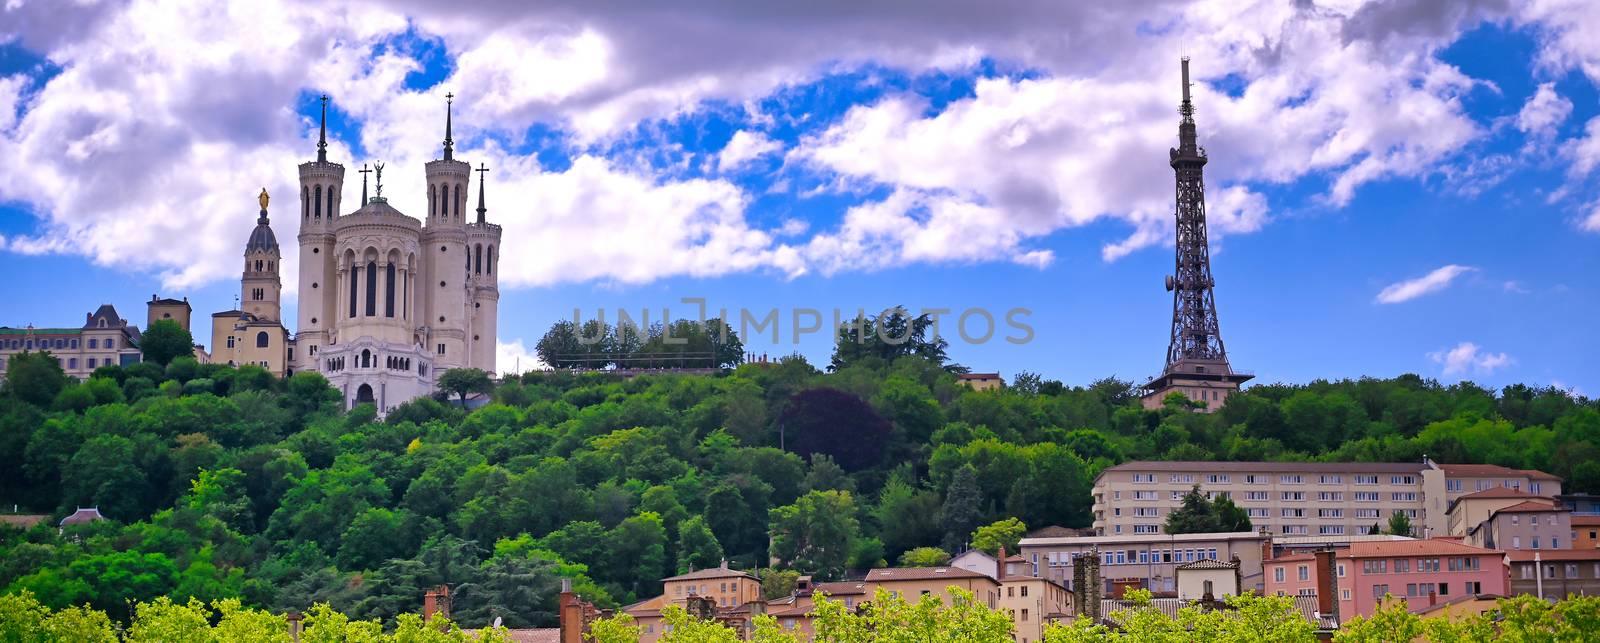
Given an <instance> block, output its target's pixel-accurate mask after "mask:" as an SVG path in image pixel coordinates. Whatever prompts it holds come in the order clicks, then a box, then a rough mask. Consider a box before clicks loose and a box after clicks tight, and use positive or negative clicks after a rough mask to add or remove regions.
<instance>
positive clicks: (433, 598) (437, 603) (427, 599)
mask: <svg viewBox="0 0 1600 643" xmlns="http://www.w3.org/2000/svg"><path fill="white" fill-rule="evenodd" d="M434 616H439V617H440V618H450V586H448V585H440V586H438V587H435V588H433V589H430V590H428V593H426V594H423V595H422V621H423V622H424V623H426V622H428V621H432V620H433V617H434Z"/></svg>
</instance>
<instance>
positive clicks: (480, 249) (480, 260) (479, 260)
mask: <svg viewBox="0 0 1600 643" xmlns="http://www.w3.org/2000/svg"><path fill="white" fill-rule="evenodd" d="M473 252H475V253H477V255H478V258H477V259H476V261H477V266H476V267H475V268H473V270H472V271H473V272H476V273H478V274H480V275H481V274H483V244H481V243H480V244H478V245H477V247H475V248H473Z"/></svg>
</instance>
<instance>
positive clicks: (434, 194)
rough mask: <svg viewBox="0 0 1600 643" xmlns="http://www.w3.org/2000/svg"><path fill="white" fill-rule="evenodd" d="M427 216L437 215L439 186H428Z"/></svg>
mask: <svg viewBox="0 0 1600 643" xmlns="http://www.w3.org/2000/svg"><path fill="white" fill-rule="evenodd" d="M428 216H429V217H436V216H439V186H437V185H430V186H428Z"/></svg>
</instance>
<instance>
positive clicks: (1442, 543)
mask: <svg viewBox="0 0 1600 643" xmlns="http://www.w3.org/2000/svg"><path fill="white" fill-rule="evenodd" d="M1500 553H1503V552H1500V551H1497V550H1494V549H1484V548H1482V547H1473V546H1472V545H1465V544H1462V543H1460V542H1457V541H1455V540H1449V539H1444V538H1431V539H1428V540H1386V541H1378V542H1357V543H1350V554H1349V556H1347V558H1386V557H1390V556H1447V555H1471V554H1477V555H1486V554H1500Z"/></svg>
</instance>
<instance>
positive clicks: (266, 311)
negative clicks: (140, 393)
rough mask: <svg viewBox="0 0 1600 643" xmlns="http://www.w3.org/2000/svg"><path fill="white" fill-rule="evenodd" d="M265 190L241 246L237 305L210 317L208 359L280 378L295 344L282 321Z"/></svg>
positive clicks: (278, 261)
mask: <svg viewBox="0 0 1600 643" xmlns="http://www.w3.org/2000/svg"><path fill="white" fill-rule="evenodd" d="M270 198H271V197H269V196H268V195H267V191H266V189H264V188H263V189H262V190H261V194H260V195H259V196H257V197H256V201H257V203H259V204H260V205H261V210H260V212H259V213H258V214H257V215H256V227H255V228H254V229H253V230H251V231H250V238H249V240H247V241H245V244H244V270H243V271H242V272H241V276H240V278H239V308H237V309H234V310H225V311H222V312H219V313H213V314H212V315H211V359H212V361H215V362H217V363H219V364H227V365H229V366H243V365H245V364H250V365H254V366H260V367H261V368H264V369H267V371H268V372H270V373H272V374H273V375H277V376H279V377H283V376H285V375H289V374H290V373H291V372H292V371H291V367H290V361H291V360H293V358H294V346H293V341H292V338H291V336H290V334H289V329H288V328H286V327H285V326H284V325H283V319H282V317H283V302H282V299H281V297H282V294H283V281H282V279H280V278H279V276H278V273H279V270H280V269H281V268H282V259H283V254H282V251H281V249H280V248H279V247H278V237H277V235H275V234H273V232H272V220H271V219H270V218H268V216H267V204H268V202H269V201H270Z"/></svg>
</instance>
